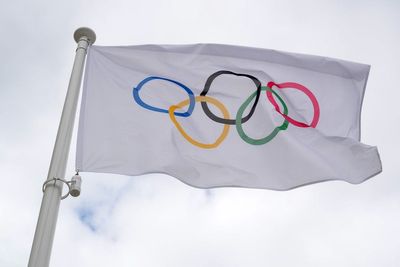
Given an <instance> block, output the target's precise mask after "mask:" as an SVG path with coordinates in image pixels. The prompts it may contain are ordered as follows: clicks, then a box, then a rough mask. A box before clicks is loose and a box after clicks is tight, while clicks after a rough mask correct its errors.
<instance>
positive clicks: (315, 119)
mask: <svg viewBox="0 0 400 267" xmlns="http://www.w3.org/2000/svg"><path fill="white" fill-rule="evenodd" d="M267 86H268V87H269V88H271V89H272V87H273V86H276V87H278V88H279V89H283V88H293V89H297V90H300V91H302V92H303V93H305V94H306V95H307V96H308V98H309V99H310V100H311V103H312V105H313V108H314V117H313V120H312V121H311V123H310V124H306V123H304V122H300V121H297V120H295V119H292V118H291V117H289V116H288V115H285V114H283V113H282V112H281V110H280V107H279V106H278V104H277V103H276V101H275V99H274V97H273V96H272V93H271V91H269V90H267V91H266V93H267V97H268V99H269V101H270V102H271V104H272V105H273V106H274V107H275V110H276V111H277V112H278V113H279V114H281V115H282V116H283V117H284V118H285V119H286V120H287V121H288V122H290V123H291V124H293V125H295V126H297V127H303V128H306V127H312V128H315V127H316V126H317V124H318V120H319V115H320V109H319V104H318V101H317V98H316V97H315V96H314V94H313V93H312V92H311V91H310V90H309V89H308V88H306V87H305V86H303V85H301V84H298V83H293V82H286V83H280V84H277V83H274V82H269V83H268V85H267Z"/></svg>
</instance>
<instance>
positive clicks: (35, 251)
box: [28, 28, 96, 267]
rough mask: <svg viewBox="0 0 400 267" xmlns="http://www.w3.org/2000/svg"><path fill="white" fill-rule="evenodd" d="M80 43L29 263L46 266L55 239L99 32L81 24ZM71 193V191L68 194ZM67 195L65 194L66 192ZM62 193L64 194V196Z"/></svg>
mask: <svg viewBox="0 0 400 267" xmlns="http://www.w3.org/2000/svg"><path fill="white" fill-rule="evenodd" d="M74 39H75V41H76V42H77V43H78V47H77V49H76V54H75V60H74V65H73V68H72V73H71V78H70V80H69V85H68V91H67V96H66V98H65V102H64V108H63V111H62V115H61V120H60V125H59V126H58V132H57V138H56V142H55V145H54V150H53V155H52V158H51V162H50V168H49V172H48V176H47V180H46V182H45V183H44V185H43V190H44V194H43V199H42V204H41V207H40V212H39V218H38V222H37V225H36V231H35V236H34V239H33V244H32V249H31V254H30V257H29V264H28V267H47V266H49V262H50V254H51V248H52V245H53V240H54V232H55V229H56V223H57V216H58V210H59V207H60V201H61V198H62V196H61V194H62V187H63V183H66V184H67V185H68V187H70V185H69V184H70V183H72V182H66V181H65V180H64V176H65V169H66V165H67V160H68V153H69V147H70V143H71V137H72V130H73V127H74V121H75V114H76V107H77V103H78V97H79V91H80V85H81V80H82V73H83V67H84V63H85V58H86V50H87V48H88V47H89V45H91V44H93V43H94V42H95V40H96V34H95V33H94V31H93V30H91V29H89V28H79V29H77V30H76V31H75V33H74ZM67 195H68V194H67ZM64 197H66V196H64ZM64 197H63V198H64Z"/></svg>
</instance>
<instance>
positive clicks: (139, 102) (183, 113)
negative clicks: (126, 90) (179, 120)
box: [132, 76, 196, 117]
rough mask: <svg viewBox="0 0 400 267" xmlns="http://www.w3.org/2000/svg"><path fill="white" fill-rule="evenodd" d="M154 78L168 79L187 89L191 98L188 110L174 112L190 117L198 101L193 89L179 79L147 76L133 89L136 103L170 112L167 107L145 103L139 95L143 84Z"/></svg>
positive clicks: (176, 114)
mask: <svg viewBox="0 0 400 267" xmlns="http://www.w3.org/2000/svg"><path fill="white" fill-rule="evenodd" d="M152 80H164V81H168V82H171V83H174V84H176V85H178V86H180V87H181V88H182V89H183V90H185V91H186V92H187V93H188V95H189V100H190V104H189V107H188V110H187V111H186V112H174V114H175V116H180V117H189V116H190V115H191V114H192V112H193V109H194V105H195V103H196V101H195V97H194V94H193V91H192V90H190V89H189V87H187V86H186V85H184V84H182V83H180V82H177V81H174V80H171V79H167V78H163V77H157V76H150V77H147V78H146V79H144V80H142V81H141V82H140V83H139V84H138V85H137V86H136V87H133V91H132V93H133V99H135V101H136V103H138V104H139V105H140V106H142V107H143V108H145V109H149V110H152V111H156V112H162V113H168V110H167V109H162V108H157V107H153V106H150V105H148V104H146V103H144V102H143V101H142V99H141V98H140V96H139V91H140V90H141V89H142V87H143V85H145V84H146V83H147V82H149V81H152Z"/></svg>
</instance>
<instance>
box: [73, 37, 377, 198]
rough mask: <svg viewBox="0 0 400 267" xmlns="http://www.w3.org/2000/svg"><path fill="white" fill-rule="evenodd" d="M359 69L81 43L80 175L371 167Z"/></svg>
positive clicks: (286, 58)
mask: <svg viewBox="0 0 400 267" xmlns="http://www.w3.org/2000/svg"><path fill="white" fill-rule="evenodd" d="M368 73H369V66H368V65H364V64H358V63H353V62H348V61H343V60H337V59H331V58H325V57H318V56H310V55H301V54H293V53H286V52H279V51H274V50H266V49H258V48H248V47H238V46H228V45H216V44H197V45H141V46H127V47H105V46H92V47H91V48H90V50H89V53H88V60H87V65H86V70H85V81H84V86H83V96H82V106H81V111H80V123H79V131H78V145H77V157H76V167H77V169H78V170H79V171H90V172H104V173H115V174H124V175H140V174H145V173H153V172H159V173H166V174H169V175H171V176H174V177H176V178H178V179H180V180H181V181H183V182H184V183H187V184H189V185H192V186H195V187H201V188H210V187H220V186H238V187H251V188H268V189H275V190H287V189H291V188H295V187H298V186H301V185H306V184H311V183H316V182H321V181H327V180H344V181H347V182H350V183H354V184H356V183H361V182H363V181H364V180H366V179H368V178H370V177H372V176H374V175H376V174H377V173H379V172H380V171H381V162H380V158H379V154H378V151H377V149H376V147H372V146H368V145H365V144H362V143H360V142H359V141H360V117H361V105H362V100H363V96H364V90H365V87H366V82H367V78H368Z"/></svg>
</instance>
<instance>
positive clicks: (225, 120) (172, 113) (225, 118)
mask: <svg viewBox="0 0 400 267" xmlns="http://www.w3.org/2000/svg"><path fill="white" fill-rule="evenodd" d="M223 74H228V75H235V76H243V77H247V78H249V79H251V80H252V81H253V82H254V84H255V85H256V88H257V89H256V90H255V91H254V92H253V93H252V94H251V95H250V96H249V97H248V98H247V99H246V100H245V101H244V103H243V104H241V106H240V107H239V109H238V111H237V113H236V116H235V117H234V119H231V118H230V115H229V112H228V110H227V108H226V107H225V106H224V104H222V103H221V102H220V101H219V100H217V99H215V98H212V97H209V96H206V95H207V93H208V91H209V89H210V87H211V83H212V82H213V81H214V80H215V78H216V77H218V76H220V75H223ZM152 80H163V81H167V82H170V83H173V84H175V85H178V86H179V87H181V88H182V89H183V90H185V91H186V92H187V94H188V99H186V100H184V101H182V102H180V103H178V104H176V105H172V106H170V107H169V109H168V110H167V109H162V108H158V107H154V106H151V105H149V104H146V103H144V102H143V101H142V99H141V98H140V96H139V91H140V90H141V89H142V88H143V86H144V85H145V84H146V83H148V82H149V81H152ZM274 86H276V87H278V89H280V90H281V89H285V88H292V89H297V90H299V91H301V92H303V93H304V94H306V95H307V97H308V98H309V99H310V100H311V103H312V105H313V110H314V115H313V119H312V121H311V123H310V124H306V123H304V122H300V121H297V120H295V119H293V118H291V117H290V116H289V115H288V107H287V105H286V103H285V102H284V100H283V99H282V97H281V96H279V94H278V93H277V92H276V91H274V90H273V89H272V88H273V87H274ZM261 91H265V92H266V95H267V99H268V100H269V102H270V103H271V104H272V105H273V106H274V108H275V110H276V112H278V113H279V114H281V115H282V116H283V118H284V121H283V123H282V124H281V125H280V126H277V127H275V128H274V130H273V131H272V132H271V133H270V134H268V135H267V136H265V137H263V138H260V139H254V138H252V137H249V136H248V135H247V134H246V133H245V132H244V130H243V124H244V123H245V122H247V121H248V120H249V119H250V118H251V117H252V116H253V114H254V111H255V109H256V107H257V105H258V101H259V99H260V94H261ZM132 93H133V98H134V100H135V101H136V103H137V104H138V105H139V106H141V107H143V108H145V109H148V110H151V111H156V112H161V113H168V114H169V117H170V119H171V121H172V123H173V124H174V125H175V127H176V128H177V129H178V131H179V132H180V133H181V135H182V136H183V137H184V138H185V139H186V140H187V141H188V142H189V143H191V144H192V145H194V146H197V147H199V148H204V149H211V148H216V147H218V146H219V145H220V144H221V143H222V142H223V141H224V140H225V138H226V137H227V136H228V133H229V128H230V125H235V126H236V130H237V132H238V134H239V137H240V138H241V139H242V140H243V141H245V142H246V143H248V144H251V145H263V144H266V143H268V142H270V141H271V140H272V139H274V138H275V137H276V135H277V134H278V133H279V132H280V131H284V130H286V129H287V128H288V126H289V123H290V124H293V125H295V126H297V127H303V128H305V127H312V128H315V127H316V126H317V124H318V121H319V117H320V107H319V104H318V101H317V99H316V97H315V96H314V94H313V93H312V92H311V91H310V90H309V89H308V88H307V87H305V86H303V85H301V84H298V83H294V82H286V83H281V84H277V83H275V82H273V81H270V82H268V83H267V86H261V82H260V81H259V80H258V79H257V78H255V77H254V76H252V75H249V74H242V73H235V72H232V71H227V70H220V71H217V72H215V73H213V74H211V75H210V76H209V77H208V79H207V81H206V83H205V85H204V89H203V91H202V92H201V93H200V95H199V96H196V97H195V96H194V94H193V91H192V90H191V89H189V87H187V86H186V85H184V84H182V83H180V82H178V81H175V80H172V79H168V78H163V77H158V76H149V77H147V78H145V79H143V80H142V81H141V82H140V83H139V84H138V85H137V86H136V87H134V88H133V92H132ZM274 97H276V98H277V99H278V100H279V102H280V104H281V106H282V107H283V112H282V111H281V108H280V106H279V105H278V103H277V102H276V100H275V98H274ZM253 99H254V103H253V105H252V107H251V109H250V111H249V113H248V114H247V115H246V116H245V117H243V112H244V111H245V110H246V108H247V107H248V106H249V105H250V103H251V101H253ZM196 102H200V103H201V106H202V109H203V111H204V113H205V114H206V115H207V116H208V117H209V118H210V119H211V120H213V121H215V122H217V123H221V124H224V127H223V129H222V132H221V134H220V135H219V137H218V138H217V139H216V140H215V142H214V143H211V144H205V143H201V142H199V141H197V140H195V139H193V138H192V137H191V136H189V135H188V134H187V133H186V132H185V130H184V129H183V128H182V126H181V125H180V124H179V122H178V121H177V119H176V116H180V117H189V116H190V115H191V114H192V112H193V110H194V107H195V104H196ZM207 103H211V104H213V105H214V106H216V107H217V108H218V109H219V110H220V111H221V112H222V117H218V116H216V115H215V114H214V113H212V112H211V110H210V109H209V107H208V105H207ZM185 106H188V109H187V111H186V112H176V110H177V109H178V108H179V109H180V108H183V107H185Z"/></svg>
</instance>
